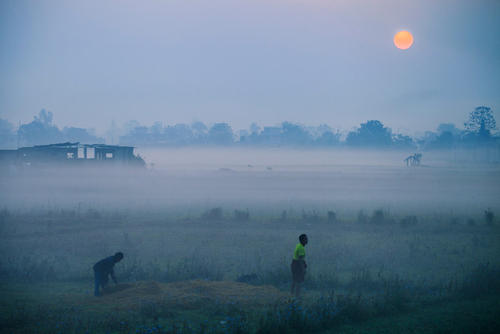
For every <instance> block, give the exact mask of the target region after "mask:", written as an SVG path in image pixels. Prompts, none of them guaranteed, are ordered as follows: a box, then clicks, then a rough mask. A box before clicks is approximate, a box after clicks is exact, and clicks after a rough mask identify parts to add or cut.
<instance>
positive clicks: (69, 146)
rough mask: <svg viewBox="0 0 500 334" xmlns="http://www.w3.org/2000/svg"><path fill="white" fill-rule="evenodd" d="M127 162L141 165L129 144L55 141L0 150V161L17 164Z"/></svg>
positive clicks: (101, 163)
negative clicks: (47, 143)
mask: <svg viewBox="0 0 500 334" xmlns="http://www.w3.org/2000/svg"><path fill="white" fill-rule="evenodd" d="M53 163H55V164H57V165H61V164H63V165H85V166H87V165H114V164H116V165H129V166H144V165H145V163H144V160H143V159H142V158H141V157H140V156H137V155H135V154H134V147H132V146H117V145H104V144H80V143H78V142H77V143H70V142H67V143H59V144H50V145H37V146H32V147H21V148H18V149H17V150H0V164H2V165H16V166H20V167H29V166H44V165H51V164H53Z"/></svg>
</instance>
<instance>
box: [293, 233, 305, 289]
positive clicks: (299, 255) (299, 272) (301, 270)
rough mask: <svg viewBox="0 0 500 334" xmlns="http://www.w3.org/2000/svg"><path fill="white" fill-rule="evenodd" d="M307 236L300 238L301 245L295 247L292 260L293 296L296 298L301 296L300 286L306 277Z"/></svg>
mask: <svg viewBox="0 0 500 334" xmlns="http://www.w3.org/2000/svg"><path fill="white" fill-rule="evenodd" d="M305 245H307V235H305V234H301V235H300V236H299V243H298V244H297V246H295V251H294V252H293V260H292V295H295V297H297V298H298V297H299V296H300V286H301V284H302V283H303V282H304V277H305V275H306V268H307V264H306V249H305Z"/></svg>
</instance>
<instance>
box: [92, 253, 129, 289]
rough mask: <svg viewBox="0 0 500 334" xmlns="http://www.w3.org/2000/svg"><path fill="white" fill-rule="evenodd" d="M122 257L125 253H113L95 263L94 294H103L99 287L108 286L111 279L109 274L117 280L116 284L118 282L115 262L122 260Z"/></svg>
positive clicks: (114, 280)
mask: <svg viewBox="0 0 500 334" xmlns="http://www.w3.org/2000/svg"><path fill="white" fill-rule="evenodd" d="M122 259H123V253H122V252H117V253H116V254H115V255H111V256H109V257H107V258H105V259H102V260H101V261H99V262H97V263H96V264H94V282H95V288H94V296H96V297H97V296H100V295H101V293H100V292H99V287H102V288H103V289H104V288H105V287H106V285H107V284H108V281H109V278H108V276H111V278H112V279H113V282H115V284H118V281H117V280H116V277H115V272H114V270H113V268H114V266H115V264H116V263H118V262H120V261H121V260H122Z"/></svg>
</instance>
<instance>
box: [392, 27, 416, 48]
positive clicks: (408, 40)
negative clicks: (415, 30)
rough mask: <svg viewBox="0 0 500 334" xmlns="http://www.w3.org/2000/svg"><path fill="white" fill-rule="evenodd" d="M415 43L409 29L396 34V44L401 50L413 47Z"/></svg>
mask: <svg viewBox="0 0 500 334" xmlns="http://www.w3.org/2000/svg"><path fill="white" fill-rule="evenodd" d="M412 44H413V35H412V34H410V33H409V32H408V31H405V30H402V31H400V32H398V33H397V34H396V35H394V45H396V47H397V48H398V49H401V50H406V49H409V48H410V47H411V45H412Z"/></svg>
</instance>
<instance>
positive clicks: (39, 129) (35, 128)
mask: <svg viewBox="0 0 500 334" xmlns="http://www.w3.org/2000/svg"><path fill="white" fill-rule="evenodd" d="M52 119H53V115H52V112H50V111H48V112H47V111H46V110H45V109H42V110H41V111H40V112H39V113H38V115H37V116H35V117H34V120H33V121H32V122H31V123H28V124H23V125H21V126H20V127H19V130H18V135H19V137H20V140H21V143H22V144H23V145H43V144H53V143H58V142H61V141H64V135H63V133H62V132H61V131H60V130H59V129H58V128H57V126H55V125H53V124H52Z"/></svg>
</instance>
